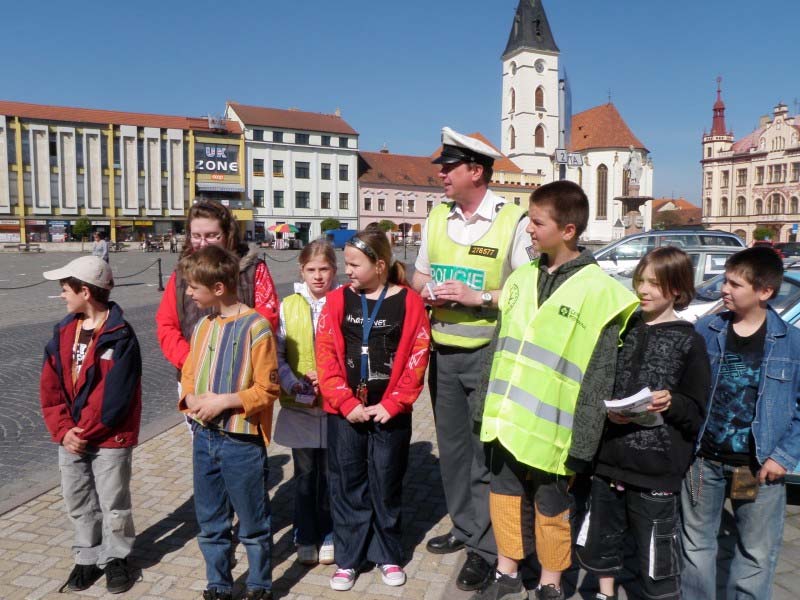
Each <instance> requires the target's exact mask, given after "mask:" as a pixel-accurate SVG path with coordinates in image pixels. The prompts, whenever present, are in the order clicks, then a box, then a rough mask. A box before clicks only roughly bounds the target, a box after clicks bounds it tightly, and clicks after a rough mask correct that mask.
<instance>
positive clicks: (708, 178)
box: [706, 171, 714, 189]
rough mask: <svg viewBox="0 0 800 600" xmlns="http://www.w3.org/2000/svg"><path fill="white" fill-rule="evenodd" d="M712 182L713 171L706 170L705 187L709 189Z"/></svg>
mask: <svg viewBox="0 0 800 600" xmlns="http://www.w3.org/2000/svg"><path fill="white" fill-rule="evenodd" d="M713 183H714V173H712V172H711V171H706V189H709V188H710V187H711V185H712V184H713Z"/></svg>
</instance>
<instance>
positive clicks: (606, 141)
mask: <svg viewBox="0 0 800 600" xmlns="http://www.w3.org/2000/svg"><path fill="white" fill-rule="evenodd" d="M629 146H633V147H634V148H638V149H640V150H645V151H647V148H645V145H644V144H643V143H642V142H641V141H639V138H637V137H636V136H635V135H634V134H633V132H632V131H631V130H630V127H628V124H627V123H625V120H624V119H623V118H622V116H621V115H620V114H619V111H617V107H616V106H614V105H613V104H612V103H611V102H609V103H608V104H602V105H600V106H595V107H594V108H590V109H589V110H585V111H583V112H580V113H578V114H576V115H572V132H571V135H570V148H569V149H570V151H571V152H581V151H583V150H593V149H598V148H627V147H629Z"/></svg>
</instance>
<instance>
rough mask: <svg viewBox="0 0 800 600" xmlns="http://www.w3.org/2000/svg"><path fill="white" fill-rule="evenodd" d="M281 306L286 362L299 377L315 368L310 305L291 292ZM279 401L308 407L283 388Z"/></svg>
mask: <svg viewBox="0 0 800 600" xmlns="http://www.w3.org/2000/svg"><path fill="white" fill-rule="evenodd" d="M282 308H283V320H284V324H285V326H286V338H285V340H286V362H287V363H288V365H289V366H290V367H291V368H292V372H293V373H294V374H295V376H296V377H298V378H301V377H303V376H304V375H305V374H306V373H308V372H309V371H316V370H317V359H316V356H315V355H314V323H313V322H312V320H311V307H310V306H309V305H308V302H307V301H306V299H305V298H303V296H302V295H301V294H292V295H291V296H288V297H286V298H284V300H283V304H282ZM280 403H281V406H290V407H292V408H309V405H307V404H301V403H299V402H296V401H295V399H294V396H293V395H291V394H287V393H286V392H285V391H283V388H281V395H280ZM315 405H316V403H315Z"/></svg>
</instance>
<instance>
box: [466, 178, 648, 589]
mask: <svg viewBox="0 0 800 600" xmlns="http://www.w3.org/2000/svg"><path fill="white" fill-rule="evenodd" d="M529 216H530V225H529V226H528V230H527V231H528V233H529V234H530V236H531V240H532V241H533V244H534V247H535V248H536V250H538V251H539V253H540V257H539V258H538V259H537V260H534V261H533V262H531V263H529V264H528V265H525V266H522V267H520V268H518V269H517V270H516V271H514V272H513V273H512V274H511V276H510V277H509V278H508V279H507V280H506V282H505V285H504V286H503V291H502V293H501V295H500V300H499V310H500V314H499V318H498V325H497V330H496V332H495V338H494V340H493V344H494V354H493V360H492V365H491V371H490V374H489V376H488V379H487V381H485V382H484V385H485V387H486V390H485V406H484V411H483V419H482V423H481V440H482V441H483V442H484V443H486V444H487V446H488V450H487V455H488V456H489V461H490V471H491V483H490V501H489V505H490V514H491V520H492V527H493V529H494V533H495V538H496V540H497V549H498V561H497V572H496V574H495V579H494V580H493V581H492V582H491V583H490V585H489V586H487V587H486V588H484V590H483V591H481V592H479V593H478V594H476V595H475V596H474V597H473V598H474V600H485V599H489V598H491V599H493V600H496V599H499V598H504V599H510V598H520V599H521V598H525V597H527V596H526V592H525V590H524V588H523V585H522V581H521V578H520V576H519V570H518V569H519V561H520V560H522V559H524V558H525V557H526V556H528V555H529V554H531V553H532V552H533V550H534V549H535V550H536V553H537V556H538V559H539V562H540V564H541V567H542V569H541V577H540V581H539V585H538V587H537V588H536V590H535V594H534V597H535V598H537V599H540V600H545V599H546V600H560V599H563V598H564V593H563V591H562V590H561V574H562V572H563V571H564V570H566V569H567V568H568V567H569V566H570V564H571V547H572V533H571V527H570V513H571V509H572V506H573V501H572V496H571V494H570V490H569V488H570V481H571V479H572V476H573V474H574V473H575V472H576V471H577V472H581V471H585V470H588V467H589V466H590V464H591V460H592V458H593V456H594V454H595V452H596V450H597V446H598V444H599V441H600V436H601V434H602V431H603V423H604V421H605V417H606V411H605V407H604V404H603V400H605V399H608V398H610V397H611V394H612V386H613V372H614V365H615V361H616V354H617V346H618V339H619V334H620V331H621V330H622V329H623V328H624V326H625V323H626V322H627V319H628V317H630V315H631V314H632V313H633V311H634V309H635V308H636V306H637V304H638V301H637V299H636V296H634V295H633V294H632V293H631V292H630V291H628V290H627V289H625V288H624V287H623V286H622V285H620V284H619V283H618V282H616V281H615V280H614V279H612V278H611V277H609V276H608V275H606V274H605V273H603V271H602V270H601V269H600V267H598V266H597V263H596V262H595V260H594V257H593V255H592V253H591V252H590V251H589V250H585V249H581V248H579V247H578V238H579V236H580V235H581V234H582V233H583V231H584V230H585V229H586V225H587V223H588V220H589V203H588V200H587V198H586V195H585V194H584V192H583V190H582V189H581V188H580V187H579V186H578V185H576V184H574V183H572V182H569V181H556V182H553V183H550V184H547V185H544V186H542V187H540V188H538V189H537V190H536V191H535V192H533V194H531V200H530V208H529ZM534 534H535V535H534ZM534 540H535V542H534Z"/></svg>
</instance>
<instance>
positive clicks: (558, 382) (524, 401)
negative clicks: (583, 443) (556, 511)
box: [481, 260, 638, 475]
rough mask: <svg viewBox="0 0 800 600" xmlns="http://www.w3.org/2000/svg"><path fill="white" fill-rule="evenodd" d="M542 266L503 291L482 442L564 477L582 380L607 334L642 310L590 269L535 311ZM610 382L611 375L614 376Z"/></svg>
mask: <svg viewBox="0 0 800 600" xmlns="http://www.w3.org/2000/svg"><path fill="white" fill-rule="evenodd" d="M538 280H539V261H538V260H535V261H533V262H532V263H531V264H529V265H524V266H522V267H520V268H518V269H517V270H516V271H514V272H513V273H512V274H511V276H509V278H508V280H507V281H506V284H505V286H503V291H502V293H501V295H500V302H499V306H500V310H501V311H502V313H503V318H502V320H501V324H500V333H499V336H498V341H497V348H496V349H495V353H494V357H493V359H492V369H491V373H490V375H489V387H488V391H487V394H486V403H485V406H484V413H483V423H482V426H481V441H484V442H488V441H491V440H495V439H496V440H498V441H499V442H500V443H501V444H502V445H503V446H504V447H505V448H506V449H507V450H508V451H509V452H511V454H513V455H514V457H515V458H516V459H517V460H518V461H520V462H521V463H523V464H526V465H529V466H531V467H535V468H537V469H540V470H542V471H546V472H547V473H557V474H560V475H567V474H570V472H569V471H568V470H567V468H566V467H565V465H564V463H565V461H566V459H567V454H568V453H569V449H570V445H571V443H572V420H573V417H574V414H575V404H576V403H577V401H578V392H579V391H580V388H581V382H582V381H583V375H584V373H585V372H586V367H587V366H588V365H589V360H590V359H591V357H592V353H593V352H594V347H595V345H596V344H597V340H598V339H599V338H600V334H601V333H602V331H603V329H604V328H605V327H606V325H608V324H609V323H610V322H612V321H613V320H614V319H620V320H621V321H622V323H623V325H624V324H626V323H627V321H628V318H629V317H630V316H631V314H632V313H633V311H634V310H635V309H636V306H637V305H638V300H637V299H636V296H634V295H633V294H632V293H631V292H630V291H628V290H627V289H625V288H624V287H623V286H622V285H620V284H619V283H618V282H616V281H615V280H613V279H612V278H611V277H609V276H608V275H606V274H605V273H603V271H602V269H600V267H598V266H597V265H587V266H586V267H584V268H582V269H581V270H580V272H578V273H576V274H574V275H573V276H572V277H570V278H569V279H567V280H566V281H565V282H564V283H562V284H561V285H560V286H559V287H558V288H557V289H556V291H555V292H553V295H552V296H550V297H549V298H548V299H547V300H546V301H545V302H544V303H542V305H541V306H538V304H539V302H538ZM609 377H613V373H609Z"/></svg>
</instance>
